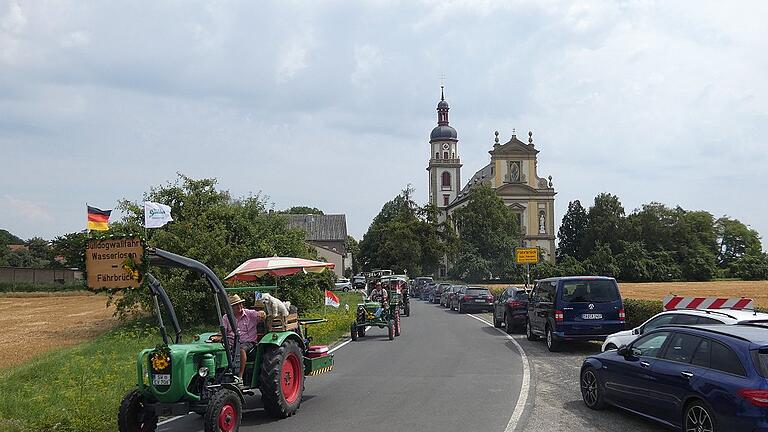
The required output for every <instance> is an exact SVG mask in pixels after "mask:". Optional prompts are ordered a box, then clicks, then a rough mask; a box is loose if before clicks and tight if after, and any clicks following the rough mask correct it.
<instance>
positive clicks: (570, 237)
mask: <svg viewBox="0 0 768 432" xmlns="http://www.w3.org/2000/svg"><path fill="white" fill-rule="evenodd" d="M588 227H589V218H588V217H587V211H586V210H585V209H584V207H582V206H581V202H580V201H579V200H575V201H571V202H569V203H568V211H567V212H565V215H564V216H563V222H562V224H561V225H560V229H559V230H558V232H557V238H558V241H559V242H558V246H557V258H558V259H560V258H562V257H564V256H566V255H567V256H570V257H573V258H575V259H577V260H583V259H584V258H586V254H585V253H584V246H585V239H586V235H587V229H588Z"/></svg>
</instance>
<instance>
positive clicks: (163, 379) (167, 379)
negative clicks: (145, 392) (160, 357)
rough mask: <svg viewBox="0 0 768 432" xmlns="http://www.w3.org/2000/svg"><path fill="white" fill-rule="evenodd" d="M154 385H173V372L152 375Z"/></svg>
mask: <svg viewBox="0 0 768 432" xmlns="http://www.w3.org/2000/svg"><path fill="white" fill-rule="evenodd" d="M152 385H171V374H155V375H152Z"/></svg>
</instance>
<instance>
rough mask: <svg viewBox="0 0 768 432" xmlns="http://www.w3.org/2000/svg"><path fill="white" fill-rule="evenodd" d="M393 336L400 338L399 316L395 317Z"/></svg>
mask: <svg viewBox="0 0 768 432" xmlns="http://www.w3.org/2000/svg"><path fill="white" fill-rule="evenodd" d="M395 336H400V314H399V313H398V314H396V315H395Z"/></svg>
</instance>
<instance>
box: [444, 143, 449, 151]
mask: <svg viewBox="0 0 768 432" xmlns="http://www.w3.org/2000/svg"><path fill="white" fill-rule="evenodd" d="M449 148H451V145H450V144H448V143H443V150H448V149H449Z"/></svg>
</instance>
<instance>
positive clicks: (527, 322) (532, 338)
mask: <svg viewBox="0 0 768 432" xmlns="http://www.w3.org/2000/svg"><path fill="white" fill-rule="evenodd" d="M525 338H526V339H528V340H529V341H535V340H539V337H538V336H536V335H535V334H533V329H532V328H531V321H530V320H525Z"/></svg>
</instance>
